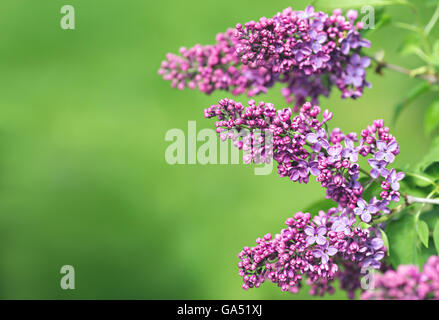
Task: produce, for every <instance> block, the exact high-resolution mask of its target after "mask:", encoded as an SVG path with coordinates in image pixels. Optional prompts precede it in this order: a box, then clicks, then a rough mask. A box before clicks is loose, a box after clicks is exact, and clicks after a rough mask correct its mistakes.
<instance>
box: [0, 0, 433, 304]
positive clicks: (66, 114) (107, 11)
mask: <svg viewBox="0 0 439 320" xmlns="http://www.w3.org/2000/svg"><path fill="white" fill-rule="evenodd" d="M65 4H70V5H73V6H74V8H75V9H76V30H73V31H72V30H62V29H61V28H60V19H61V14H60V8H61V7H62V5H65ZM306 5H307V2H306V1H294V2H293V1H237V0H223V1H221V2H215V3H213V2H212V1H201V0H199V1H194V0H186V1H181V0H168V1H140V0H125V1H110V0H105V1H104V0H100V1H98V0H94V1H89V0H63V1H60V0H45V1H31V0H27V1H23V0H2V1H1V2H0V35H1V36H0V39H1V43H0V48H1V49H0V104H1V105H0V298H3V299H17V298H18V299H32V298H38V299H72V298H73V299H77V298H83V299H95V298H97V299H101V298H107V299H247V298H248V299H295V298H308V295H307V290H303V291H302V292H301V293H300V294H298V295H292V294H286V293H282V292H280V290H279V289H278V288H277V287H275V286H274V285H272V284H270V283H266V284H265V285H264V286H263V287H262V288H261V289H259V290H250V291H248V292H246V291H244V290H242V289H241V288H240V285H241V279H240V277H239V276H238V273H237V266H236V264H237V262H238V259H237V256H236V254H237V253H238V252H239V251H240V249H241V248H242V247H243V246H245V245H251V244H253V243H254V239H255V238H256V237H258V236H261V235H263V234H265V233H266V232H271V233H276V232H278V231H279V230H280V228H282V227H283V222H284V221H285V219H286V218H287V217H289V216H291V215H292V214H293V213H294V212H296V211H299V210H302V209H304V208H306V207H307V206H309V205H310V204H311V203H312V202H313V201H316V200H318V199H321V198H322V197H323V191H322V190H321V188H320V187H319V186H318V185H317V184H316V183H310V184H308V185H299V184H294V183H291V182H290V181H289V180H288V179H280V178H278V176H277V174H276V173H275V172H273V174H271V175H268V176H256V175H254V172H253V169H252V168H251V167H249V166H245V165H205V166H203V165H174V166H171V165H168V164H167V163H166V162H165V158H164V153H165V150H166V148H167V147H168V146H169V143H168V142H165V140H164V136H165V133H166V132H167V131H168V130H169V129H171V128H181V129H183V130H184V131H185V132H187V122H188V120H196V121H197V129H198V130H201V129H202V128H211V127H212V125H213V122H212V121H210V120H206V119H204V118H203V112H202V110H203V108H205V107H207V106H209V105H210V104H213V103H216V101H217V100H218V99H219V98H220V97H223V96H227V93H216V94H214V95H212V96H206V95H203V94H201V93H199V92H197V91H184V92H181V91H177V90H174V89H171V88H170V85H169V83H167V82H165V81H162V80H161V78H160V77H159V76H158V75H157V70H158V68H159V65H160V62H161V60H162V59H163V58H164V57H165V54H166V53H167V52H176V51H177V50H178V48H179V47H180V46H182V45H185V46H191V45H194V44H195V43H202V44H208V43H212V42H213V41H214V39H215V35H216V33H217V32H222V31H224V30H225V29H226V28H228V27H231V26H232V27H233V26H234V25H235V24H236V23H237V22H245V21H248V20H252V19H257V18H259V17H261V16H272V15H274V14H275V13H276V12H278V11H279V10H281V9H283V8H285V7H287V6H293V8H295V9H303V8H304V7H305V6H306ZM388 11H389V12H390V13H392V14H393V15H394V16H395V20H398V21H407V22H410V21H411V19H412V16H411V15H410V12H409V10H408V9H406V8H402V7H392V8H389V10H388ZM430 11H431V10H423V11H422V10H421V14H422V15H423V17H424V20H426V19H427V18H428V17H429V15H430V14H431V12H430ZM435 35H437V30H435ZM403 36H404V33H403V32H400V30H397V29H395V28H394V27H386V28H385V29H383V30H381V31H379V32H376V33H374V34H372V36H371V40H372V42H373V49H379V48H385V49H386V51H387V59H388V60H389V61H392V62H394V63H400V64H402V65H405V66H407V67H415V66H416V65H417V63H418V61H417V60H416V59H413V58H400V57H398V56H397V55H396V51H397V47H398V44H399V43H401V42H402V40H403ZM368 79H369V80H370V81H371V82H372V83H373V88H372V89H371V90H367V91H366V93H365V94H364V96H363V97H362V98H361V99H359V100H357V101H353V100H341V99H340V97H339V92H338V91H334V92H333V94H332V96H331V97H330V99H323V100H322V101H321V105H322V106H323V107H324V108H329V109H331V110H332V111H334V114H335V119H334V120H333V121H332V126H339V127H342V128H343V130H345V131H348V132H349V131H359V130H361V129H362V128H363V127H365V126H366V125H367V124H369V123H371V122H372V121H373V120H374V119H376V118H384V119H388V120H390V118H391V115H392V108H393V106H394V105H395V103H396V102H398V101H399V100H400V99H401V98H402V96H403V94H404V93H405V92H406V91H407V90H409V89H410V88H411V87H412V86H413V85H415V84H416V83H417V80H414V79H409V78H408V77H405V76H403V75H400V74H395V73H392V72H391V71H386V72H385V76H384V77H380V76H377V75H374V74H372V73H371V74H370V75H369V76H368ZM239 99H240V100H241V101H244V102H245V101H246V100H247V97H240V98H239ZM259 99H263V100H265V101H271V102H274V103H275V104H277V105H278V106H283V105H284V101H283V99H282V98H281V95H280V93H279V87H276V88H275V89H274V90H272V91H271V92H270V94H269V96H268V97H265V96H264V97H261V98H259ZM425 107H426V106H424V105H423V103H422V100H419V101H418V102H417V103H415V104H413V105H412V106H411V107H410V108H409V109H408V110H407V111H405V112H404V113H403V114H402V117H401V119H400V121H399V122H398V123H397V125H396V126H391V129H392V130H393V133H394V135H395V136H397V138H398V140H399V142H400V145H401V151H402V152H401V155H400V157H399V158H398V160H397V161H398V162H397V164H398V165H403V164H406V163H408V164H412V163H415V162H416V161H417V160H419V159H421V157H422V155H423V153H424V152H425V151H426V150H427V148H428V144H429V140H428V139H426V138H425V137H424V133H423V129H422V119H423V112H424V109H425ZM389 124H390V123H389ZM66 264H70V265H72V266H74V267H75V270H76V290H66V291H64V290H62V289H61V288H60V285H59V281H60V278H61V275H60V273H59V272H60V268H61V266H62V265H66ZM334 298H346V295H345V294H344V293H343V292H341V293H338V294H336V295H335V296H334Z"/></svg>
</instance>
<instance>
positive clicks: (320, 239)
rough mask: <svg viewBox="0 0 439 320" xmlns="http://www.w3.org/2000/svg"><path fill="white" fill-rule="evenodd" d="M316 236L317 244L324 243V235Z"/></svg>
mask: <svg viewBox="0 0 439 320" xmlns="http://www.w3.org/2000/svg"><path fill="white" fill-rule="evenodd" d="M316 238H317V240H316V242H317V244H319V245H321V246H323V245H324V244H326V238H325V237H323V236H320V235H319V236H317V237H316Z"/></svg>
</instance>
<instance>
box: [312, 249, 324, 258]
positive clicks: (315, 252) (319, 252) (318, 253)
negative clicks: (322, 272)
mask: <svg viewBox="0 0 439 320" xmlns="http://www.w3.org/2000/svg"><path fill="white" fill-rule="evenodd" d="M313 255H314V257H316V258H320V257H322V256H323V251H322V250H314V251H313Z"/></svg>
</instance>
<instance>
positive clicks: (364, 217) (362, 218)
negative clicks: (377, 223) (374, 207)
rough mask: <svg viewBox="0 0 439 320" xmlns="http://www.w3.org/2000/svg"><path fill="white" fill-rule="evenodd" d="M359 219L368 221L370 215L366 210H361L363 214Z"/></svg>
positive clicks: (370, 218) (370, 217)
mask: <svg viewBox="0 0 439 320" xmlns="http://www.w3.org/2000/svg"><path fill="white" fill-rule="evenodd" d="M361 220H363V221H364V222H366V223H368V222H370V220H372V216H371V215H370V213H369V212H367V211H366V212H363V214H362V215H361Z"/></svg>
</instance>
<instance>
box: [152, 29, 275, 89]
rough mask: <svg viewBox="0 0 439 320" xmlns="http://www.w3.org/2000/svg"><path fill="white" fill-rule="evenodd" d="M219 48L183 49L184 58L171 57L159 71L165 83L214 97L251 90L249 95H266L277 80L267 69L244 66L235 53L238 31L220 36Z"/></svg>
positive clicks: (230, 30) (228, 31)
mask: <svg viewBox="0 0 439 320" xmlns="http://www.w3.org/2000/svg"><path fill="white" fill-rule="evenodd" d="M216 40H217V42H216V44H215V45H206V46H202V45H200V44H197V45H195V46H194V47H192V48H189V49H187V48H185V47H182V48H181V49H180V55H181V56H180V55H175V54H172V53H168V54H167V60H165V61H163V62H162V64H161V68H160V69H159V75H161V76H162V77H163V79H164V80H167V81H171V84H172V87H174V88H178V89H180V90H183V89H185V88H189V89H196V88H198V89H199V90H200V91H201V92H204V93H207V94H210V93H212V92H213V91H215V90H226V91H231V92H232V94H234V95H238V94H242V93H244V92H246V91H247V93H248V95H249V96H254V95H256V94H258V93H261V92H266V91H267V88H268V87H271V86H272V85H273V84H274V80H275V78H274V77H273V76H272V74H271V72H269V70H267V69H266V68H263V67H261V68H249V67H247V66H244V65H242V63H241V61H240V59H239V57H238V56H237V54H236V52H235V47H236V45H237V44H238V40H237V39H236V38H235V37H234V30H233V29H228V30H227V31H226V32H225V33H219V34H218V35H217V37H216Z"/></svg>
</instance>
